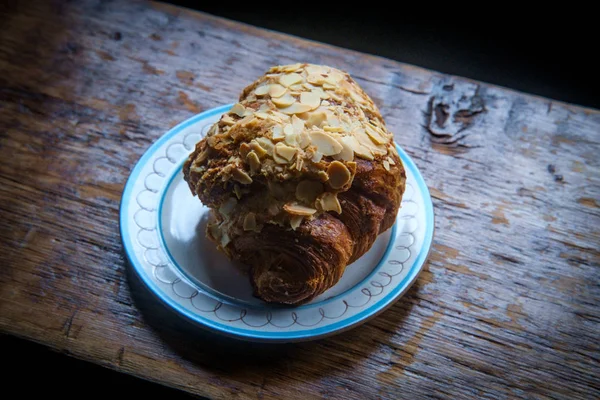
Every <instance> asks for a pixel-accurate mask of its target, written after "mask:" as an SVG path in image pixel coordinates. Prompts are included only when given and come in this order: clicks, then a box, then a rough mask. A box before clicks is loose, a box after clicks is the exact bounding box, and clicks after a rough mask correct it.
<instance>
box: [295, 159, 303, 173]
mask: <svg viewBox="0 0 600 400" xmlns="http://www.w3.org/2000/svg"><path fill="white" fill-rule="evenodd" d="M303 166H304V159H303V158H302V157H296V169H297V170H298V171H302V167H303Z"/></svg>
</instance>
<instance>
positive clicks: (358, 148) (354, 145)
mask: <svg viewBox="0 0 600 400" xmlns="http://www.w3.org/2000/svg"><path fill="white" fill-rule="evenodd" d="M341 140H342V141H343V142H344V144H346V145H348V146H349V147H350V148H351V149H352V151H354V154H356V155H357V156H359V157H361V158H364V159H366V160H372V159H373V153H372V152H371V151H370V150H369V149H368V148H366V147H365V146H363V145H362V144H360V143H359V142H358V140H357V139H356V137H354V136H344V137H343V138H342V139H341Z"/></svg>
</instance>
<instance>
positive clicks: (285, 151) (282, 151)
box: [273, 143, 297, 162]
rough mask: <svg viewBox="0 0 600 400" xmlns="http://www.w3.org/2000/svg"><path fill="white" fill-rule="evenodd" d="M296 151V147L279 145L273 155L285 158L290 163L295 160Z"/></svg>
mask: <svg viewBox="0 0 600 400" xmlns="http://www.w3.org/2000/svg"><path fill="white" fill-rule="evenodd" d="M296 151H297V150H296V148H295V147H291V146H288V145H285V144H283V143H277V144H276V145H275V151H274V152H273V154H276V155H278V156H280V157H283V158H284V159H285V160H286V161H287V162H290V161H292V159H293V158H294V155H295V154H296Z"/></svg>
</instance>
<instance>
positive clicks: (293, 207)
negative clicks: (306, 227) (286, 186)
mask: <svg viewBox="0 0 600 400" xmlns="http://www.w3.org/2000/svg"><path fill="white" fill-rule="evenodd" d="M283 209H284V210H285V211H287V212H288V213H289V214H293V215H302V216H306V217H309V216H311V215H313V214H314V213H316V212H317V210H315V209H314V208H310V207H305V206H303V205H300V204H298V203H287V204H285V205H284V206H283Z"/></svg>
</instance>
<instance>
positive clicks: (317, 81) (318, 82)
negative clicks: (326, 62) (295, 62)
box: [306, 74, 325, 86]
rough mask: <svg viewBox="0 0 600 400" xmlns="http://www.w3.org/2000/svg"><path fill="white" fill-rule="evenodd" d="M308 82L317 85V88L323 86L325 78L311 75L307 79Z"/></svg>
mask: <svg viewBox="0 0 600 400" xmlns="http://www.w3.org/2000/svg"><path fill="white" fill-rule="evenodd" d="M306 80H307V81H308V83H311V84H313V85H317V86H321V85H322V84H323V82H325V78H323V77H322V76H321V75H319V74H309V75H308V76H307V77H306Z"/></svg>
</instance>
